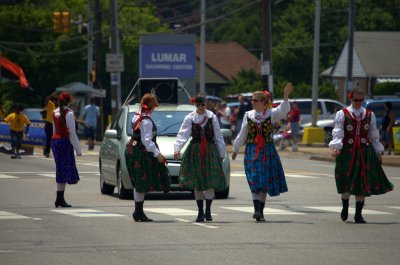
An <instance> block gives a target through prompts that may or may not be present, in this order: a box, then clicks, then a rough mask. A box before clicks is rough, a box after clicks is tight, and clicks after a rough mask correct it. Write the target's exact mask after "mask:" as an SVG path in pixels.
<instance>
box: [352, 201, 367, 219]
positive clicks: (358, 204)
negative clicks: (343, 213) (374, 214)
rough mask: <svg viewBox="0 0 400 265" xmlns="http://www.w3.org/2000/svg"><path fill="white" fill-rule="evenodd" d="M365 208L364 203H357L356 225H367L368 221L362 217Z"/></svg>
mask: <svg viewBox="0 0 400 265" xmlns="http://www.w3.org/2000/svg"><path fill="white" fill-rule="evenodd" d="M363 207H364V202H356V215H354V221H355V222H356V224H365V223H366V221H365V220H364V218H363V217H362V215H361V212H362V209H363Z"/></svg>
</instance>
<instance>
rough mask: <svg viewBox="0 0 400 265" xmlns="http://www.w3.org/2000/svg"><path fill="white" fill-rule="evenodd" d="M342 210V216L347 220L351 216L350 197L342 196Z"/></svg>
mask: <svg viewBox="0 0 400 265" xmlns="http://www.w3.org/2000/svg"><path fill="white" fill-rule="evenodd" d="M342 205H343V208H342V212H341V213H340V218H342V221H343V222H344V221H346V220H347V217H349V199H347V200H345V199H343V198H342Z"/></svg>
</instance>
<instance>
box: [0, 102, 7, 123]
mask: <svg viewBox="0 0 400 265" xmlns="http://www.w3.org/2000/svg"><path fill="white" fill-rule="evenodd" d="M5 116H6V115H5V114H4V110H3V106H2V105H0V120H2V119H4V117H5Z"/></svg>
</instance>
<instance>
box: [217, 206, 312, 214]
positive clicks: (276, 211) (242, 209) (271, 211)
mask: <svg viewBox="0 0 400 265" xmlns="http://www.w3.org/2000/svg"><path fill="white" fill-rule="evenodd" d="M221 208H223V209H227V210H233V211H239V212H245V213H253V212H254V208H253V207H242V206H241V207H221ZM264 214H270V215H303V214H305V213H300V212H293V211H286V210H279V209H273V208H264Z"/></svg>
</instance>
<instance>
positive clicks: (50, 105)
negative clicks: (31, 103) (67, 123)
mask: <svg viewBox="0 0 400 265" xmlns="http://www.w3.org/2000/svg"><path fill="white" fill-rule="evenodd" d="M55 109H56V105H54V103H53V101H51V100H49V101H47V106H46V121H47V122H50V123H53V111H54V110H55Z"/></svg>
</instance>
